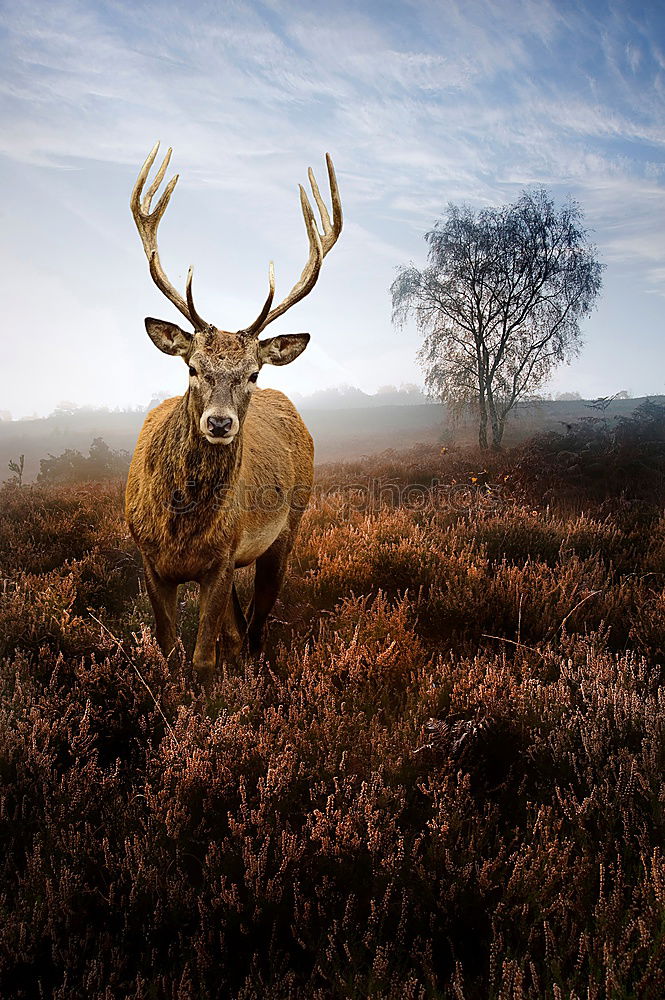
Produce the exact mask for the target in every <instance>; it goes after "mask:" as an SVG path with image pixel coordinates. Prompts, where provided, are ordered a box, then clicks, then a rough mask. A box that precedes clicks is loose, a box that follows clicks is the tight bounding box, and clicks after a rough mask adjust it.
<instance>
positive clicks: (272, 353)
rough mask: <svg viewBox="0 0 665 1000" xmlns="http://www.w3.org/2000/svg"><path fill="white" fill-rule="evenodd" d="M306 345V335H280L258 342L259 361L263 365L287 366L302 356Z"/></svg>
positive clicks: (307, 339) (307, 342)
mask: <svg viewBox="0 0 665 1000" xmlns="http://www.w3.org/2000/svg"><path fill="white" fill-rule="evenodd" d="M308 344H309V334H308V333H282V334H280V336H279V337H271V338H270V340H260V341H259V360H260V361H261V364H264V365H288V364H289V362H291V361H295V359H296V358H297V357H298V355H299V354H302V352H303V351H304V350H305V348H306V347H307V345H308Z"/></svg>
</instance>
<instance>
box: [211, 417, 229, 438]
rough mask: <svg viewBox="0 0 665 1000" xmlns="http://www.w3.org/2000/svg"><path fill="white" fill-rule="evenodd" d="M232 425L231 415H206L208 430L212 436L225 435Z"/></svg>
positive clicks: (220, 436)
mask: <svg viewBox="0 0 665 1000" xmlns="http://www.w3.org/2000/svg"><path fill="white" fill-rule="evenodd" d="M232 426H233V418H232V417H208V431H209V432H210V434H212V436H213V437H216V438H222V437H226V435H227V434H228V433H229V431H230V430H231V427H232Z"/></svg>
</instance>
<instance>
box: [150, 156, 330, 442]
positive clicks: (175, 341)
mask: <svg viewBox="0 0 665 1000" xmlns="http://www.w3.org/2000/svg"><path fill="white" fill-rule="evenodd" d="M158 150H159V143H156V144H155V146H154V148H153V149H152V151H151V152H150V155H149V156H148V158H147V159H146V161H145V163H144V164H143V166H142V167H141V170H140V172H139V175H138V178H137V180H136V184H135V185H134V190H133V191H132V196H131V200H130V206H131V210H132V215H133V217H134V221H135V223H136V227H137V229H138V231H139V235H140V237H141V241H142V243H143V249H144V250H145V254H146V257H147V258H148V264H149V266H150V274H151V276H152V279H153V281H154V282H155V284H156V285H157V287H158V288H159V289H160V291H161V292H163V293H164V295H165V296H166V297H167V298H168V299H169V300H170V301H171V302H172V303H173V305H174V306H175V307H176V308H177V309H178V310H179V311H180V312H181V313H182V315H183V316H184V317H185V319H187V320H188V322H189V323H190V324H191V325H192V326H193V328H194V330H193V332H189V331H187V330H182V329H181V328H180V327H179V326H177V325H176V324H175V323H169V322H166V321H164V320H159V319H153V318H152V317H148V318H147V319H146V321H145V325H146V330H147V331H148V336H149V337H150V339H151V340H152V342H153V344H155V346H156V347H158V348H159V349H160V351H163V352H164V353H165V354H173V355H179V356H180V357H181V358H183V359H184V361H185V363H186V364H187V365H188V368H189V389H188V394H187V395H188V406H189V407H190V409H191V410H192V411H193V413H194V414H195V416H196V417H197V418H198V424H199V429H200V431H201V434H202V435H203V436H204V437H205V439H206V440H207V441H208V442H210V444H231V443H232V441H234V439H235V438H236V435H237V434H238V432H239V430H240V428H241V426H242V422H243V419H244V416H245V414H246V412H247V408H248V406H249V402H250V399H251V393H252V390H253V388H254V385H255V383H256V380H257V377H258V374H259V371H260V369H261V367H262V366H263V365H264V364H270V365H287V364H289V363H290V362H291V361H294V360H295V358H297V357H298V355H299V354H302V352H303V351H304V350H305V348H306V347H307V344H308V342H309V334H308V333H292V334H280V335H279V336H276V337H270V338H269V339H267V340H259V335H260V333H261V331H262V330H264V329H265V328H266V327H267V326H268V324H269V323H272V322H273V320H275V319H277V317H278V316H281V315H282V314H283V313H285V312H286V311H287V309H290V308H291V306H293V305H295V303H296V302H299V301H300V300H301V299H303V298H304V297H305V296H306V295H307V294H308V293H309V292H310V291H311V290H312V288H313V287H314V285H315V284H316V281H317V279H318V277H319V273H320V271H321V264H322V263H323V258H324V257H325V256H326V254H327V253H328V251H329V250H331V249H332V247H333V246H334V245H335V243H336V242H337V238H338V237H339V234H340V233H341V231H342V205H341V201H340V197H339V189H338V187H337V180H336V178H335V170H334V167H333V164H332V160H331V159H330V156H329V155H328V154H326V164H327V167H328V180H329V184H330V196H331V201H332V207H333V218H332V222H331V220H330V216H329V214H328V210H327V208H326V206H325V203H324V201H323V198H322V197H321V194H320V191H319V188H318V185H317V183H316V179H315V177H314V173H313V172H312V170H311V168H310V170H309V182H310V185H311V188H312V194H313V196H314V200H315V202H316V205H317V208H318V210H319V215H320V217H321V226H322V229H323V233H320V232H319V229H318V226H317V222H316V218H315V216H314V212H313V210H312V206H311V204H310V201H309V198H308V197H307V194H306V192H305V189H304V188H303V187H302V185H300V204H301V207H302V213H303V218H304V220H305V228H306V230H307V236H308V239H309V257H308V260H307V263H306V264H305V267H304V269H303V272H302V274H301V276H300V278H299V279H298V281H297V282H296V284H295V285H294V286H293V288H292V289H291V291H290V292H289V294H288V295H287V296H286V298H284V299H283V300H282V302H280V303H279V305H276V306H273V305H272V302H273V298H274V296H275V273H274V268H273V264H272V262H271V263H270V268H269V290H268V296H267V298H266V301H265V303H264V305H263V308H262V309H261V312H260V313H259V315H258V316H257V318H256V319H255V320H254V322H253V323H251V324H250V325H249V326H248V327H245V328H244V329H243V330H238V331H236V332H230V331H228V330H222V329H218V328H217V327H216V326H213V325H212V324H211V323H207V322H206V321H205V320H203V319H201V317H200V316H199V314H198V312H197V311H196V308H195V306H194V298H193V295H192V268H191V267H190V269H189V271H188V273H187V282H186V287H185V298H184V299H183V297H182V296H181V295H180V293H179V292H178V291H177V290H176V289H175V288H174V287H173V285H172V284H171V283H170V281H169V280H168V278H167V277H166V274H165V273H164V271H163V269H162V265H161V262H160V259H159V251H158V249H157V229H158V227H159V223H160V221H161V219H162V216H163V215H164V212H165V211H166V207H167V205H168V203H169V200H170V198H171V195H172V194H173V189H174V188H175V186H176V183H177V181H178V175H177V174H176V175H175V177H173V178H172V179H171V180H170V181H169V182H168V184H167V185H166V187H165V188H164V191H163V193H162V195H161V197H160V199H159V201H158V202H157V204H156V205H155V207H154V209H152V210H151V202H152V199H153V197H154V195H155V194H156V193H157V191H158V189H159V187H160V185H161V183H162V181H163V179H164V175H165V173H166V169H167V167H168V164H169V161H170V159H171V150H170V149H169V151H168V152H167V154H166V156H165V157H164V160H163V162H162V165H161V166H160V167H159V169H158V171H157V173H156V175H155V178H154V180H153V181H152V183H151V184H150V186H149V188H148V190H147V191H146V192H145V194H143V188H144V185H145V182H146V180H147V178H148V174H149V173H150V169H151V167H152V165H153V163H154V161H155V157H156V156H157V152H158Z"/></svg>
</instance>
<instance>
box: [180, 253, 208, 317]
mask: <svg viewBox="0 0 665 1000" xmlns="http://www.w3.org/2000/svg"><path fill="white" fill-rule="evenodd" d="M193 274H194V269H193V268H192V267H190V268H189V270H188V271H187V284H186V285H185V294H186V295H187V308H188V309H189V314H190V316H191V322H192V325H193V326H195V327H196V328H197V329H199V330H204V329H205V328H206V327H207V326H208V323H206V321H205V320H204V319H201V317H200V316H199V314H198V313H197V311H196V306H195V305H194V296H193V295H192V277H193Z"/></svg>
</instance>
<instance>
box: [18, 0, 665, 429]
mask: <svg viewBox="0 0 665 1000" xmlns="http://www.w3.org/2000/svg"><path fill="white" fill-rule="evenodd" d="M157 140H160V141H161V142H162V146H163V148H164V149H166V148H167V147H168V146H172V147H173V150H174V153H173V159H172V171H171V172H178V173H179V174H180V180H179V182H178V186H177V188H176V190H175V193H174V195H173V197H172V199H171V204H170V205H169V208H168V210H167V212H166V215H165V216H164V218H163V220H162V223H161V226H160V231H159V242H160V254H161V259H162V263H163V265H164V268H165V270H166V272H167V274H168V276H169V278H170V280H171V281H172V283H173V284H175V285H176V286H177V287H178V288H179V289H180V290H181V291H183V290H184V282H185V277H186V274H187V268H188V266H189V265H190V264H191V265H193V267H194V274H195V277H194V288H195V298H196V303H197V308H198V310H199V312H200V313H201V314H202V315H203V316H204V317H205V318H206V319H207V320H209V321H211V322H213V323H215V325H216V326H218V327H220V328H224V329H231V330H234V329H238V328H241V327H243V326H246V325H247V324H248V323H249V322H250V321H251V320H252V319H253V318H254V317H255V315H256V314H257V313H258V311H259V308H260V306H261V304H262V302H263V300H264V298H265V295H266V291H267V274H268V262H269V261H270V260H274V262H275V271H276V281H277V293H276V301H277V300H281V298H283V297H284V296H285V295H286V293H287V292H288V291H289V289H290V288H291V286H292V285H293V284H294V283H295V281H296V279H297V278H298V276H299V275H300V271H301V269H302V267H303V265H304V263H305V260H306V258H307V239H306V235H305V229H304V225H303V221H302V216H301V213H300V207H299V202H298V193H297V192H298V187H297V186H298V183H299V182H305V181H306V178H307V168H308V167H309V166H312V167H313V168H314V169H315V172H316V175H317V177H318V179H319V183H320V185H321V187H322V190H324V191H327V184H326V183H325V181H326V172H325V160H324V156H325V153H326V152H329V153H330V154H331V156H332V158H333V161H334V163H335V167H336V170H337V176H338V181H339V186H340V191H341V195H342V203H343V207H344V218H345V222H344V230H343V233H342V235H341V237H340V239H339V242H338V243H337V245H336V246H335V247H334V248H333V249H332V250H331V252H330V254H329V256H328V257H327V258H326V260H325V262H324V265H323V268H322V272H321V276H320V278H319V282H318V284H317V285H316V287H315V289H314V290H313V291H312V292H311V294H310V295H309V297H307V298H306V299H304V300H303V301H302V302H301V303H299V304H298V305H296V306H294V307H293V309H292V310H291V311H289V312H288V313H287V314H286V315H285V316H283V317H281V318H280V319H279V320H277V321H276V322H275V323H274V324H273V326H271V327H270V328H269V332H270V334H276V333H280V332H282V333H287V332H300V331H304V330H306V331H309V332H310V333H311V337H312V339H311V342H310V345H309V347H308V348H307V350H306V351H305V353H304V354H303V355H302V356H301V357H300V358H299V359H298V360H297V361H295V362H294V363H293V364H292V365H290V366H288V367H284V368H272V369H269V368H268V367H267V366H266V368H264V369H263V371H262V373H261V377H260V381H261V383H262V384H263V385H274V386H276V387H278V388H281V389H283V390H284V391H285V392H287V393H288V392H293V393H302V394H308V393H310V392H313V391H315V390H318V389H321V388H325V387H327V386H333V385H343V384H348V385H355V386H359V387H360V388H361V389H363V390H365V391H367V392H373V391H375V390H376V389H377V388H378V387H380V386H382V385H385V384H396V385H399V384H401V383H405V382H416V383H419V384H422V373H421V371H420V369H419V367H418V365H417V361H416V352H417V350H418V346H419V338H418V335H417V333H416V331H415V329H414V328H413V327H407V329H405V330H396V329H395V328H394V327H393V326H392V324H391V299H390V293H389V288H390V284H391V282H392V281H393V279H394V277H395V269H396V267H397V266H398V265H400V264H408V263H409V262H410V261H414V262H415V263H416V264H417V265H422V264H424V262H425V255H426V244H425V242H424V239H423V236H424V233H425V232H426V231H427V230H428V229H430V228H431V227H432V225H433V223H434V221H435V220H436V218H437V217H438V216H440V215H441V213H442V212H443V210H444V209H445V207H446V205H447V204H448V203H449V202H455V203H460V202H466V203H468V204H470V205H472V206H484V205H498V204H502V203H506V202H510V201H513V200H514V199H515V198H516V197H518V195H519V194H520V192H521V191H522V189H523V188H525V187H529V186H533V185H545V186H546V187H547V188H548V189H549V190H550V191H551V192H552V193H553V194H554V196H555V198H556V199H557V200H558V201H562V200H563V199H565V198H566V197H567V196H569V195H570V196H572V197H573V198H575V199H577V200H578V201H579V202H580V204H581V206H582V208H583V210H584V213H585V222H586V225H587V226H588V227H589V228H590V229H591V230H592V239H593V241H594V242H595V244H596V245H597V247H598V252H599V256H600V259H601V260H602V261H603V262H604V263H605V264H606V271H605V276H604V289H603V293H602V296H601V298H600V300H599V303H598V307H597V309H596V310H595V311H594V313H593V315H592V316H591V317H590V318H589V319H588V320H586V321H585V322H584V324H583V334H584V341H585V344H584V348H583V350H582V353H581V354H580V356H579V357H578V358H577V359H575V360H574V361H573V362H572V364H570V365H569V366H564V367H563V368H561V369H560V370H559V371H557V373H556V374H555V375H554V377H553V379H552V381H551V383H549V384H548V386H546V389H547V390H548V391H552V392H558V391H563V390H570V391H578V392H580V393H582V395H584V396H591V397H593V396H600V395H607V394H611V393H613V392H616V391H619V390H622V389H626V390H628V391H629V392H631V393H632V394H634V395H643V394H647V393H652V394H654V393H663V392H665V365H664V364H663V361H664V360H665V357H664V356H665V352H664V350H663V345H664V344H665V339H664V334H665V330H664V326H665V320H664V317H665V6H663V5H662V3H657V2H654V3H649V2H643V3H639V4H638V3H634V4H633V3H629V2H624V3H606V2H597V3H596V2H593V3H592V2H584V0H582V2H575V3H568V2H567V0H557V2H553V0H502V2H500V3H499V2H498V0H459V2H457V0H348V2H347V0H328V2H325V3H311V2H305V0H298V2H295V0H293V2H292V0H245V2H233V0H229V2H219V0H218V2H216V3H213V2H210V3H208V2H201V0H190V2H189V3H188V4H187V5H185V4H183V3H172V2H171V0H160V3H141V2H140V0H134V2H131V3H127V2H124V0H113V2H85V3H84V2H75V0H45V2H30V0H20V2H18V0H15V2H9V3H6V2H5V3H0V191H2V200H1V201H0V274H1V275H2V301H3V322H2V328H1V333H0V337H1V338H2V365H1V366H0V410H9V411H10V412H11V413H12V414H13V416H15V417H20V416H25V415H30V414H39V415H42V414H46V413H48V412H50V411H51V410H52V409H53V408H54V407H55V406H56V405H57V404H58V403H60V402H61V401H63V400H68V401H73V402H76V403H78V404H83V405H92V406H111V407H113V406H128V405H136V404H143V405H145V404H146V403H147V402H148V400H149V399H150V398H151V396H153V394H154V393H156V392H160V391H164V392H168V393H173V394H176V393H180V392H183V391H184V389H185V387H186V382H187V376H186V368H185V366H184V365H183V363H182V361H181V360H180V359H177V358H171V357H167V356H165V355H163V354H161V353H160V352H159V351H158V350H157V349H156V348H155V347H154V346H153V345H152V343H151V342H150V341H149V339H148V337H147V335H146V333H145V329H144V325H143V318H144V317H145V316H147V315H152V316H157V317H159V318H162V319H170V320H173V321H175V322H178V319H179V314H178V313H177V311H176V310H175V309H174V307H173V306H172V305H171V304H170V303H169V302H167V301H166V299H165V298H164V297H163V296H162V295H161V293H160V292H159V291H158V290H157V288H156V287H155V286H154V285H153V283H152V281H151V279H150V277H149V274H148V268H147V263H146V260H145V256H144V254H143V250H142V247H141V243H140V240H139V236H138V233H137V231H136V229H135V226H134V223H133V221H132V218H131V215H130V211H129V195H130V192H131V189H132V186H133V184H134V181H135V178H136V175H137V173H138V170H139V168H140V165H141V163H142V162H143V160H144V159H145V157H146V155H147V153H148V151H149V150H150V148H151V147H152V146H153V144H154V142H155V141H157ZM181 322H182V323H183V325H186V324H185V323H184V320H181Z"/></svg>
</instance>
